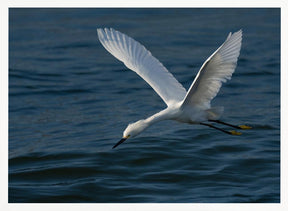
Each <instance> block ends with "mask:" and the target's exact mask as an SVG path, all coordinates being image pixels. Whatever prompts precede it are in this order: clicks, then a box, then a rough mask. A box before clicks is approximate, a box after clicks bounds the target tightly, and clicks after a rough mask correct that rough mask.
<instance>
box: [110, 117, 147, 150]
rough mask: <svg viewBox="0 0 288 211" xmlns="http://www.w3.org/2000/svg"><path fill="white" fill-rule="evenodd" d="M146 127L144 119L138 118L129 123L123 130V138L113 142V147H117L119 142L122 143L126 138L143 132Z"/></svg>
mask: <svg viewBox="0 0 288 211" xmlns="http://www.w3.org/2000/svg"><path fill="white" fill-rule="evenodd" d="M147 127H148V124H147V123H146V122H145V120H139V121H137V122H134V123H130V124H129V125H128V126H127V127H126V129H125V130H124V132H123V138H122V139H121V140H120V141H119V142H118V143H117V144H115V146H114V147H113V148H115V147H117V146H118V145H119V144H122V143H123V142H124V141H126V140H127V139H128V138H132V137H135V136H137V135H138V134H140V133H141V132H143V131H144V130H145V129H146V128H147Z"/></svg>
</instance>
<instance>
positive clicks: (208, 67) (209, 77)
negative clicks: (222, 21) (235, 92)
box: [182, 30, 242, 109]
mask: <svg viewBox="0 0 288 211" xmlns="http://www.w3.org/2000/svg"><path fill="white" fill-rule="evenodd" d="M241 42H242V30H239V31H238V32H235V33H233V34H231V32H230V33H229V35H228V37H227V39H226V40H225V42H224V43H223V44H222V45H221V46H220V47H219V48H218V49H217V50H216V51H215V52H214V53H213V54H212V55H211V56H210V57H209V58H208V59H207V60H206V61H205V62H204V64H203V65H202V67H201V68H200V70H199V72H198V74H197V75H196V77H195V79H194V81H193V83H192V85H191V86H190V88H189V90H188V92H187V94H186V96H185V99H184V101H183V104H182V106H200V107H204V108H207V109H209V108H210V101H211V100H212V99H213V98H214V97H215V96H216V95H217V93H218V91H219V89H220V88H221V85H222V83H223V82H226V81H227V80H228V79H231V76H232V73H233V72H234V70H235V68H236V65H237V59H238V56H239V54H240V48H241Z"/></svg>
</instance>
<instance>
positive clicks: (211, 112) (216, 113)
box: [206, 106, 224, 120]
mask: <svg viewBox="0 0 288 211" xmlns="http://www.w3.org/2000/svg"><path fill="white" fill-rule="evenodd" d="M206 112H207V117H208V119H209V120H218V119H219V118H220V117H221V115H222V114H223V112H224V107H223V106H219V107H212V108H210V109H207V110H206Z"/></svg>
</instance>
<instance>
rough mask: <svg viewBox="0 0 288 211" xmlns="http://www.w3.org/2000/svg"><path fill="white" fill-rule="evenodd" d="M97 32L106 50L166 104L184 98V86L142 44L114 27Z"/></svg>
mask: <svg viewBox="0 0 288 211" xmlns="http://www.w3.org/2000/svg"><path fill="white" fill-rule="evenodd" d="M97 32H98V37H99V40H100V42H101V44H102V45H103V46H104V47H105V48H106V50H107V51H109V52H110V53H111V54H112V55H113V56H115V57H116V58H117V59H119V60H120V61H122V62H123V63H124V64H125V65H126V66H127V67H128V68H129V69H131V70H133V71H134V72H136V73H137V74H138V75H139V76H141V77H142V78H143V79H144V80H145V81H146V82H147V83H148V84H149V85H150V86H151V87H152V88H153V89H154V90H155V91H156V92H157V94H158V95H159V96H160V97H161V98H162V99H163V100H164V102H165V103H166V104H167V105H168V106H169V104H173V103H175V102H180V101H182V100H183V99H184V97H185V95H186V90H185V88H184V87H183V86H182V85H181V84H180V83H179V82H178V81H177V80H176V79H175V78H174V76H173V75H172V74H171V73H170V72H169V71H168V70H167V69H166V68H165V67H164V66H163V64H161V63H160V62H159V61H158V60H157V59H156V58H155V57H154V56H152V54H151V53H150V51H148V50H147V49H146V48H145V47H144V46H143V45H141V44H140V43H139V42H137V41H135V40H134V39H132V38H131V37H128V36H127V35H125V34H123V33H121V32H119V31H116V30H114V29H107V28H105V29H97Z"/></svg>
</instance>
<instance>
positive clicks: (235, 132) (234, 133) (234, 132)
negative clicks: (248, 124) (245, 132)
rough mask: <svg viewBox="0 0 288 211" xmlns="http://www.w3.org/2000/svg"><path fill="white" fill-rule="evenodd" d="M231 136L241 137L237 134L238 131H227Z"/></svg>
mask: <svg viewBox="0 0 288 211" xmlns="http://www.w3.org/2000/svg"><path fill="white" fill-rule="evenodd" d="M229 132H230V134H231V135H235V136H240V135H242V133H240V132H238V131H235V130H230V131H229Z"/></svg>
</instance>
